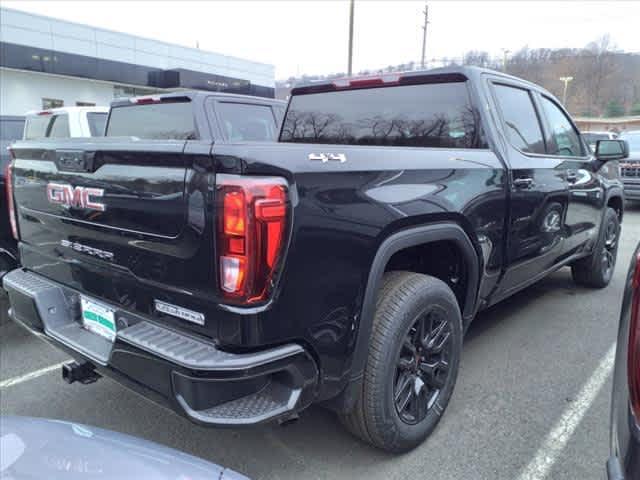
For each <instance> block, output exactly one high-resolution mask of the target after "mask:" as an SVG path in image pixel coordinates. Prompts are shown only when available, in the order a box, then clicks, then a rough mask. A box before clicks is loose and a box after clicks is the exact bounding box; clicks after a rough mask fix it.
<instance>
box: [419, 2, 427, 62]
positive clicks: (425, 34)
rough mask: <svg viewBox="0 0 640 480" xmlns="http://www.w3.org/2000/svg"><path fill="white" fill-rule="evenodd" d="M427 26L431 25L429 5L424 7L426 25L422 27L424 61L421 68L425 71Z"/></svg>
mask: <svg viewBox="0 0 640 480" xmlns="http://www.w3.org/2000/svg"><path fill="white" fill-rule="evenodd" d="M427 25H429V5H425V6H424V25H423V26H422V60H421V61H420V68H422V70H424V66H425V63H424V57H425V55H426V54H427Z"/></svg>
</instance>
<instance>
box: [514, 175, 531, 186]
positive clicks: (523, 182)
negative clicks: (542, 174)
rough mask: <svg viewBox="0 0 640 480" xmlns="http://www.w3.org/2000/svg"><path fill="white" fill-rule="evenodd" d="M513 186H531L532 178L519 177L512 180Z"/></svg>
mask: <svg viewBox="0 0 640 480" xmlns="http://www.w3.org/2000/svg"><path fill="white" fill-rule="evenodd" d="M513 186H514V187H516V188H531V187H532V186H533V178H529V177H520V178H516V179H515V180H514V181H513Z"/></svg>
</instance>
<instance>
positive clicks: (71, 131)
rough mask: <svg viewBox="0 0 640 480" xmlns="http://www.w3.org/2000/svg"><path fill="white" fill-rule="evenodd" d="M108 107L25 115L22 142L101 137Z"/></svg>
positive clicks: (50, 110)
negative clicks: (40, 139) (43, 139)
mask: <svg viewBox="0 0 640 480" xmlns="http://www.w3.org/2000/svg"><path fill="white" fill-rule="evenodd" d="M108 114H109V107H61V108H52V109H49V110H37V111H31V112H28V113H27V114H26V115H25V120H26V121H25V125H24V133H23V139H24V140H31V139H34V138H47V137H50V138H67V137H101V136H103V135H104V126H105V123H106V121H107V115H108Z"/></svg>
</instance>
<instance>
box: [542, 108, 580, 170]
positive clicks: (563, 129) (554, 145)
mask: <svg viewBox="0 0 640 480" xmlns="http://www.w3.org/2000/svg"><path fill="white" fill-rule="evenodd" d="M542 108H543V110H544V113H545V116H546V117H547V122H548V123H549V128H550V129H551V132H550V133H551V138H552V140H553V141H552V142H550V145H549V153H550V154H551V155H559V156H561V157H582V156H583V155H584V150H583V148H582V142H581V141H580V135H579V134H578V131H577V130H576V129H575V128H574V126H573V124H572V123H571V121H570V120H569V119H568V118H567V116H566V115H565V114H564V112H563V111H562V110H560V108H559V107H558V106H557V105H556V104H555V103H553V102H552V101H551V100H549V99H548V98H547V97H542Z"/></svg>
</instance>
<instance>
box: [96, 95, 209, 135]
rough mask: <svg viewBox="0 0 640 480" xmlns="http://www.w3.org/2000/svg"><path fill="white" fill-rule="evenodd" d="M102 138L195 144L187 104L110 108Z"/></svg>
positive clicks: (192, 120) (193, 125) (192, 122)
mask: <svg viewBox="0 0 640 480" xmlns="http://www.w3.org/2000/svg"><path fill="white" fill-rule="evenodd" d="M105 136H107V137H137V138H145V139H150V140H194V139H197V138H198V134H197V131H196V125H195V120H194V115H193V107H192V105H191V102H190V101H165V102H158V103H150V104H135V103H133V104H131V105H124V106H113V107H112V108H111V114H110V115H109V119H108V121H107V127H106V132H105Z"/></svg>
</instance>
